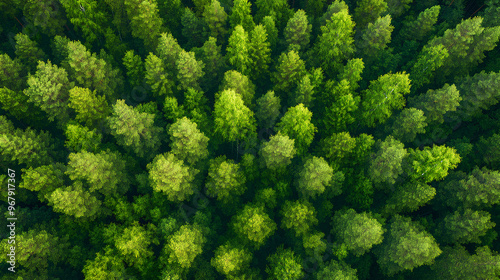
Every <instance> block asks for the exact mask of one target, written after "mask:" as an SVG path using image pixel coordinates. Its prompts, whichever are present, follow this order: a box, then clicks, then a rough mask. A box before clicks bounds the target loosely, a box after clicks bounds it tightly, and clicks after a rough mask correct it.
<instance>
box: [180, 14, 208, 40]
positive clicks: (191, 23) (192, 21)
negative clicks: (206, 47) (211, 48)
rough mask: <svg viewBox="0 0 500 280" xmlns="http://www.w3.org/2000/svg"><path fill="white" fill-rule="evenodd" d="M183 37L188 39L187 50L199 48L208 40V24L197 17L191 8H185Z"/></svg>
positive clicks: (182, 20)
mask: <svg viewBox="0 0 500 280" xmlns="http://www.w3.org/2000/svg"><path fill="white" fill-rule="evenodd" d="M181 23H182V36H183V37H184V38H186V40H187V43H186V49H191V48H192V47H198V46H200V45H201V44H202V42H203V41H204V40H206V36H207V35H208V34H209V32H207V29H208V26H207V23H206V22H205V21H204V20H203V19H201V18H199V17H198V16H196V15H195V13H194V12H193V11H192V10H191V8H188V7H185V8H184V13H182V17H181Z"/></svg>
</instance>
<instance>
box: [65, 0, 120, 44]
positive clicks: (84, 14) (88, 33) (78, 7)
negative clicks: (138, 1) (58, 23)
mask: <svg viewBox="0 0 500 280" xmlns="http://www.w3.org/2000/svg"><path fill="white" fill-rule="evenodd" d="M60 2H61V4H62V6H63V7H64V10H66V15H67V17H68V19H69V21H70V22H71V23H72V24H73V26H75V27H76V28H77V29H79V30H81V32H82V33H83V34H84V36H85V40H86V42H87V43H89V44H92V43H93V42H94V41H96V40H98V39H100V38H101V36H102V35H103V34H104V33H105V30H104V27H105V25H106V24H105V23H106V18H107V17H109V16H110V15H109V14H108V13H107V12H105V11H104V7H102V6H103V5H102V4H101V3H102V2H101V3H99V2H98V1H95V0H85V1H81V2H80V3H77V2H73V1H68V0H62V1H60ZM122 2H123V1H122ZM100 4H101V5H100ZM82 7H83V10H82Z"/></svg>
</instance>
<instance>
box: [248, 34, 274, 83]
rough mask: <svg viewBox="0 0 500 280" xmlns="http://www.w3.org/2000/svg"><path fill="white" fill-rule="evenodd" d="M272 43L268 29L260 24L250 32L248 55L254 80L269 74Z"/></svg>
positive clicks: (251, 75)
mask: <svg viewBox="0 0 500 280" xmlns="http://www.w3.org/2000/svg"><path fill="white" fill-rule="evenodd" d="M270 46H271V43H270V42H269V40H268V31H267V28H266V27H265V26H264V25H262V24H259V25H257V26H256V27H255V28H254V29H253V30H252V32H250V43H249V47H248V55H249V57H250V77H252V79H254V80H258V79H259V78H262V77H264V76H265V75H266V74H267V73H268V68H269V63H270V62H271V48H270Z"/></svg>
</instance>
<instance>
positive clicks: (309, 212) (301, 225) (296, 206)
mask: <svg viewBox="0 0 500 280" xmlns="http://www.w3.org/2000/svg"><path fill="white" fill-rule="evenodd" d="M315 211H316V210H315V209H314V207H313V206H312V205H311V204H310V203H307V202H300V201H294V202H292V201H285V203H284V204H283V208H282V209H281V212H280V214H281V216H283V219H282V220H281V227H282V228H285V229H291V230H293V232H294V233H295V236H297V237H299V236H303V235H305V234H306V233H307V232H308V231H309V230H311V229H312V227H313V226H314V225H316V224H318V219H316V214H315Z"/></svg>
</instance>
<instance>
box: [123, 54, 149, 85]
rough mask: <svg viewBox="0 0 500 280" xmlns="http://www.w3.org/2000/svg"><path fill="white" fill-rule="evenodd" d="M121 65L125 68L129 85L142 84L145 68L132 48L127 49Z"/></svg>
mask: <svg viewBox="0 0 500 280" xmlns="http://www.w3.org/2000/svg"><path fill="white" fill-rule="evenodd" d="M123 66H125V68H126V69H127V72H126V73H127V77H128V81H129V83H130V85H131V86H133V87H136V86H140V85H142V83H143V81H144V77H145V72H146V69H145V68H144V62H143V61H142V58H141V57H140V56H139V55H136V54H134V50H129V51H127V52H126V53H125V56H124V57H123Z"/></svg>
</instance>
